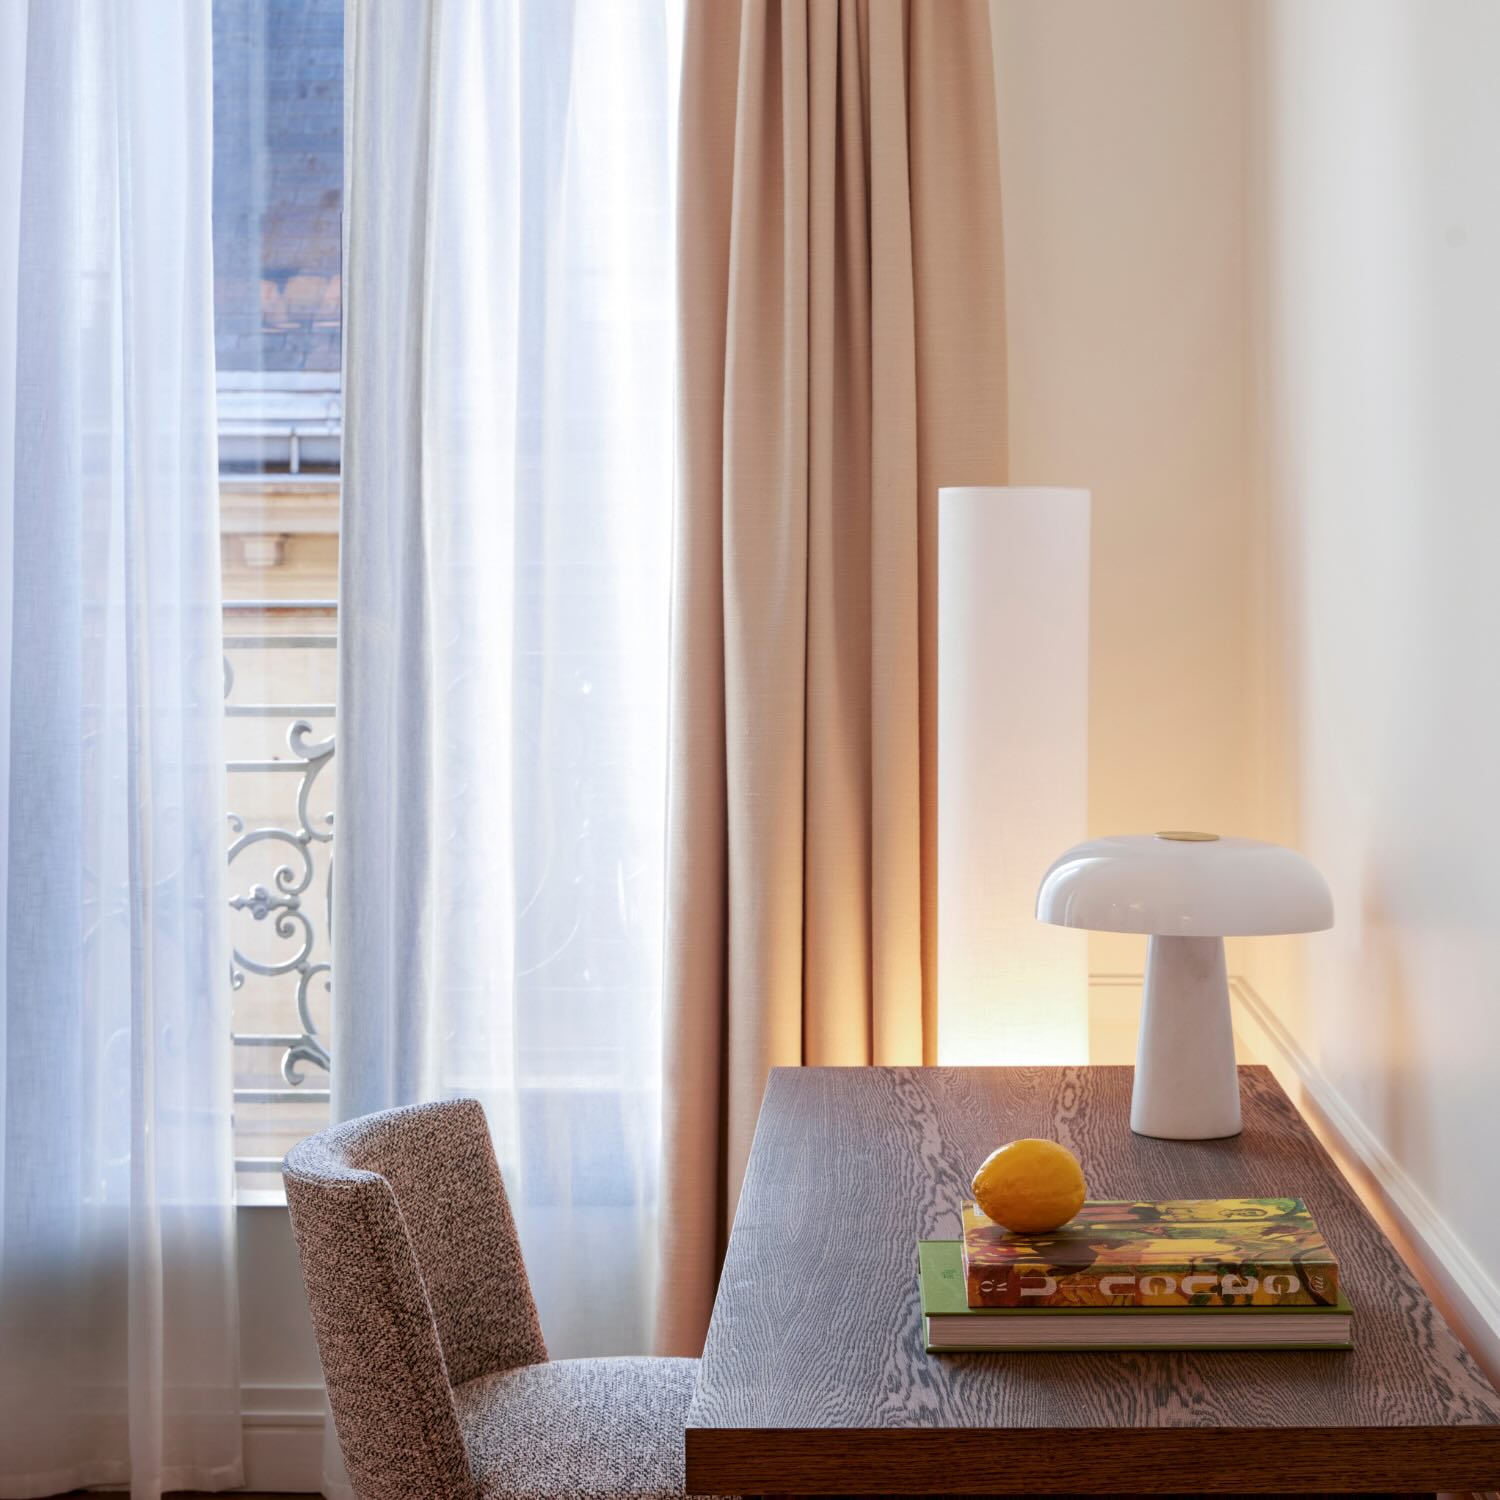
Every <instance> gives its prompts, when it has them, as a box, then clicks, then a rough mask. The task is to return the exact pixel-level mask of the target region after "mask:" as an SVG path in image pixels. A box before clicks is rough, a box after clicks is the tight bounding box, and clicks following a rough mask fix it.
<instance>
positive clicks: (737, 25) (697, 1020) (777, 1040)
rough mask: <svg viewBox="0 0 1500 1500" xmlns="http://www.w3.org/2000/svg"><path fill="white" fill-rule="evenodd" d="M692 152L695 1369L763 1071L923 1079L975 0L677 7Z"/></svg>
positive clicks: (682, 391) (687, 647) (690, 1051)
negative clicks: (940, 583) (947, 489)
mask: <svg viewBox="0 0 1500 1500" xmlns="http://www.w3.org/2000/svg"><path fill="white" fill-rule="evenodd" d="M680 152H681V156H680V200H679V208H678V214H679V223H678V251H679V264H678V277H679V292H678V296H679V311H680V340H681V343H680V348H679V366H678V388H679V397H678V428H679V432H678V464H679V468H678V519H677V533H676V543H675V556H674V569H675V574H674V594H673V612H672V653H673V657H672V722H671V743H670V755H671V772H670V788H669V799H668V800H669V806H668V849H667V861H668V920H667V949H666V1058H665V1088H666V1095H667V1104H666V1115H665V1122H664V1123H665V1136H666V1138H665V1150H666V1163H665V1177H664V1187H663V1193H664V1205H663V1207H664V1213H663V1242H662V1250H663V1275H662V1283H661V1285H662V1294H661V1296H660V1297H659V1299H658V1304H659V1305H658V1314H657V1335H658V1337H657V1343H658V1347H659V1348H660V1349H661V1350H662V1351H663V1352H674V1353H677V1352H680V1353H696V1352H697V1350H698V1348H699V1347H700V1346H701V1344H702V1339H703V1334H704V1331H705V1329H706V1327H707V1324H708V1316H709V1311H710V1308H711V1306H712V1300H713V1292H714V1284H715V1279H716V1275H717V1269H718V1264H719V1260H720V1257H721V1255H722V1250H723V1245H724V1240H725V1237H726V1234H727V1226H728V1221H729V1219H730V1217H731V1216H732V1213H733V1205H734V1202H735V1200H736V1198H737V1196H738V1191H739V1183H740V1177H741V1174H742V1173H743V1170H744V1164H745V1159H746V1156H747V1154H748V1152H749V1147H750V1137H751V1134H752V1132H753V1130H754V1125H755V1118H756V1112H757V1110H758V1108H759V1104H760V1096H761V1091H762V1089H763V1087H764V1084H765V1079H766V1074H767V1071H768V1070H769V1069H770V1068H772V1067H774V1066H777V1065H780V1064H788V1063H791V1064H796V1063H853V1064H860V1063H918V1062H923V1061H931V1060H932V1057H933V1051H934V1040H935V1039H934V1020H935V1015H934V1006H935V999H936V990H935V972H934V961H933V952H934V913H935V905H934V891H933V870H934V867H935V865H934V851H935V800H934V769H935V764H936V761H935V756H934V753H933V752H934V746H933V734H934V729H935V724H936V717H935V707H936V701H935V686H936V682H935V671H936V637H935V622H936V613H935V603H936V601H935V584H936V575H935V569H936V551H935V543H936V520H937V491H938V486H939V485H943V484H981V483H999V482H1003V481H1004V479H1005V427H1006V423H1005V330H1004V321H1003V277H1002V265H1001V226H1000V183H999V165H998V154H997V144H996V136H995V101H994V80H993V76H992V63H991V54H990V32H989V15H988V7H987V4H986V0H782V3H776V0H689V4H688V12H687V22H686V34H685V38H684V60H683V80H682V132H681V145H680ZM856 1168H857V1164H856V1163H848V1162H846V1163H829V1169H830V1170H834V1171H837V1170H855V1169H856Z"/></svg>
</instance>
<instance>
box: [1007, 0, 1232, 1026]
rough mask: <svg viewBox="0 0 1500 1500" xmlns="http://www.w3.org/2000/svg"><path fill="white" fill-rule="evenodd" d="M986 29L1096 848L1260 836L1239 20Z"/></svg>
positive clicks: (1189, 10) (1012, 343)
mask: <svg viewBox="0 0 1500 1500" xmlns="http://www.w3.org/2000/svg"><path fill="white" fill-rule="evenodd" d="M991 13H992V17H993V22H994V40H995V70H996V87H997V93H998V99H999V122H1000V159H1001V192H1002V195H1003V200H1004V209H1005V258H1006V265H1005V277H1006V308H1007V318H1008V321H1009V336H1008V353H1009V360H1010V452H1011V482H1012V483H1013V484H1061V485H1081V486H1086V487H1088V488H1090V489H1092V491H1093V496H1094V518H1093V572H1092V579H1091V594H1092V619H1091V649H1090V656H1091V661H1090V674H1091V676H1090V699H1089V714H1090V732H1089V766H1090V771H1089V826H1090V829H1091V831H1092V832H1094V833H1131V832H1150V831H1151V830H1153V829H1157V828H1208V829H1212V830H1216V831H1219V832H1224V833H1243V832H1246V831H1248V829H1247V819H1248V817H1249V807H1250V802H1249V770H1250V757H1249V734H1248V726H1249V712H1250V702H1249V692H1248V683H1247V676H1246V673H1247V664H1248V657H1247V650H1248V646H1247V637H1246V631H1247V628H1248V609H1249V583H1250V574H1249V565H1248V554H1247V544H1248V539H1249V535H1250V519H1249V510H1248V503H1249V502H1248V492H1247V487H1246V485H1245V482H1244V471H1245V452H1246V450H1245V402H1244V370H1245V361H1244V349H1245V322H1244V315H1245V300H1244V287H1243V275H1244V245H1245V225H1244V191H1243V175H1244V174H1243V160H1242V157H1243V148H1244V112H1243V108H1242V84H1243V50H1244V49H1243V25H1242V6H1241V5H1240V3H1239V0H1131V3H1130V4H1121V3H1119V0H991ZM1059 852H1060V851H1059ZM1037 873H1038V875H1039V876H1040V874H1041V872H1040V871H1038V872H1037ZM1143 962H1144V940H1143V939H1140V938H1130V937H1119V936H1113V935H1104V934H1101V935H1096V936H1095V937H1094V938H1093V940H1092V943H1091V964H1092V967H1093V968H1094V969H1095V970H1096V971H1133V972H1135V973H1139V972H1140V970H1141V967H1142V964H1143ZM1111 994H1113V995H1114V996H1116V997H1117V998H1118V999H1119V1000H1120V1001H1122V1002H1124V1003H1127V1004H1128V1003H1129V999H1130V995H1131V991H1130V990H1129V988H1128V987H1123V988H1119V989H1117V990H1114V991H1111ZM1123 1029H1124V1032H1125V1034H1127V1035H1128V1032H1129V1027H1128V1025H1126V1026H1125V1027H1124V1028H1123ZM1096 1055H1097V1047H1096Z"/></svg>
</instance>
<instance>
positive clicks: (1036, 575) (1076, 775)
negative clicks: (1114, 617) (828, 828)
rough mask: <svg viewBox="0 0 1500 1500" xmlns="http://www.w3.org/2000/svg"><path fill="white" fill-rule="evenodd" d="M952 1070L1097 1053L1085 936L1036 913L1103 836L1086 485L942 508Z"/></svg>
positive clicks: (943, 964) (944, 846)
mask: <svg viewBox="0 0 1500 1500" xmlns="http://www.w3.org/2000/svg"><path fill="white" fill-rule="evenodd" d="M938 517H939V519H938V1060H939V1061H940V1062H944V1063H1077V1062H1086V1061H1087V1060H1088V948H1087V938H1086V935H1085V934H1083V933H1079V932H1071V931H1067V930H1065V929H1062V928H1056V927H1048V926H1045V925H1043V924H1042V923H1040V922H1038V921H1037V920H1036V917H1035V909H1036V890H1037V882H1038V881H1039V880H1040V879H1041V876H1042V874H1043V872H1044V871H1045V870H1046V869H1047V867H1048V866H1049V865H1050V864H1051V863H1052V861H1053V859H1054V858H1055V857H1056V856H1057V854H1058V852H1059V851H1060V850H1062V849H1065V848H1067V847H1068V846H1069V845H1070V844H1074V843H1076V842H1077V841H1078V840H1079V839H1081V838H1082V837H1083V836H1084V834H1085V832H1086V819H1087V805H1088V634H1089V618H1088V589H1089V494H1088V491H1087V490H1066V489H1020V488H1001V487H971V488H964V489H944V490H941V491H939V500H938Z"/></svg>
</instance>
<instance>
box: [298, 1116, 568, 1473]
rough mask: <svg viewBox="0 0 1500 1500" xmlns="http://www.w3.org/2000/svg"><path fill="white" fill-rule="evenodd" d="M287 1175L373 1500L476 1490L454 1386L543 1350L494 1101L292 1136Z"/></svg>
mask: <svg viewBox="0 0 1500 1500" xmlns="http://www.w3.org/2000/svg"><path fill="white" fill-rule="evenodd" d="M283 1176H284V1178H285V1181H286V1192H287V1206H288V1207H289V1209H290V1210H291V1219H292V1229H293V1231H294V1233H295V1235H296V1238H297V1252H298V1255H299V1257H300V1259H301V1262H302V1274H303V1280H304V1281H305V1283H306V1285H307V1297H308V1303H309V1305H310V1306H311V1308H312V1315H313V1329H314V1332H315V1333H316V1335H317V1339H318V1352H319V1354H320V1356H321V1359H322V1363H323V1375H324V1379H325V1381H326V1383H327V1386H328V1402H329V1406H330V1407H331V1408H332V1411H333V1420H334V1426H335V1428H336V1429H337V1431H338V1437H339V1446H340V1447H341V1448H342V1449H343V1453H344V1462H345V1465H346V1467H347V1468H348V1470H349V1477H350V1479H351V1480H352V1481H353V1483H354V1486H355V1488H356V1489H357V1490H358V1492H359V1494H360V1496H361V1497H362V1500H398V1497H400V1500H414V1497H417V1496H422V1497H424V1500H425V1497H437V1496H443V1497H447V1496H454V1497H464V1500H468V1497H472V1496H475V1495H477V1493H478V1491H477V1489H476V1487H475V1484H474V1480H473V1477H472V1475H471V1473H470V1471H469V1463H468V1455H467V1452H466V1450H465V1447H464V1441H463V1434H462V1432H461V1431H460V1429H459V1425H458V1418H457V1415H456V1413H455V1411H454V1406H453V1395H452V1386H453V1385H454V1384H459V1383H462V1382H463V1381H466V1380H469V1379H472V1378H473V1377H474V1376H476V1375H480V1374H487V1373H489V1372H491V1371H494V1370H501V1369H508V1368H511V1367H513V1366H515V1365H520V1364H526V1363H531V1362H534V1361H538V1360H545V1359H546V1357H547V1350H546V1345H545V1344H544V1343H543V1342H542V1332H541V1325H540V1324H539V1323H538V1321H537V1315H536V1304H535V1303H534V1302H533V1301H532V1297H531V1287H530V1283H529V1282H528V1281H527V1278H526V1269H525V1266H524V1264H523V1263H522V1260H521V1246H520V1240H519V1239H518V1238H517V1235H516V1229H515V1222H514V1220H513V1219H512V1217H511V1212H510V1205H509V1203H508V1201H507V1200H506V1197H505V1189H504V1187H503V1186H502V1185H501V1182H500V1170H499V1167H498V1165H497V1164H496V1161H495V1153H494V1148H493V1147H492V1145H491V1144H490V1135H489V1127H488V1125H487V1124H486V1122H485V1118H484V1109H483V1107H482V1106H481V1105H480V1104H479V1102H478V1101H477V1100H473V1099H459V1100H453V1101H449V1102H444V1103H440V1104H423V1105H416V1106H413V1107H412V1108H409V1109H396V1110H387V1111H384V1112H383V1113H381V1114H378V1115H367V1116H365V1117H363V1118H362V1119H358V1120H351V1121H349V1122H348V1123H347V1124H344V1125H336V1126H334V1127H333V1128H332V1129H330V1130H326V1131H323V1132H322V1133H321V1134H319V1135H314V1136H310V1137H309V1138H308V1139H307V1140H305V1141H302V1142H300V1143H299V1144H298V1145H296V1146H294V1147H293V1148H292V1150H291V1151H290V1152H288V1153H287V1158H286V1162H285V1165H284V1169H283Z"/></svg>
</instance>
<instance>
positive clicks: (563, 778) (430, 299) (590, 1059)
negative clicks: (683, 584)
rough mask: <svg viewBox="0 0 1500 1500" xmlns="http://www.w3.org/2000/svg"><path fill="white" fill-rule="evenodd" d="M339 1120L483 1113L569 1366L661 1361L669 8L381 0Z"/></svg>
mask: <svg viewBox="0 0 1500 1500" xmlns="http://www.w3.org/2000/svg"><path fill="white" fill-rule="evenodd" d="M346 25H347V32H346V36H347V41H346V46H347V71H346V109H347V124H348V128H347V132H346V161H347V165H346V202H345V211H346V262H345V292H344V295H345V342H344V390H345V453H344V507H343V519H342V541H341V548H342V554H341V577H340V639H339V649H340V671H339V792H338V812H337V826H338V830H339V835H338V837H339V853H338V860H337V863H336V869H335V877H334V878H335V888H334V902H333V905H334V947H335V972H336V973H337V975H338V981H337V985H336V994H335V998H334V1011H333V1050H334V1062H333V1089H334V1111H335V1114H336V1115H337V1116H338V1117H341V1118H343V1117H347V1116H349V1115H352V1114H357V1113H361V1112H363V1111H366V1110H370V1109H375V1108H380V1107H383V1106H388V1105H392V1104H397V1103H402V1102H406V1101H410V1100H416V1099H430V1098H438V1097H444V1096H451V1095H456V1094H474V1095H477V1096H479V1097H480V1098H481V1099H483V1101H484V1103H485V1105H486V1106H487V1109H488V1112H489V1117H490V1122H491V1126H492V1129H493V1131H494V1134H495V1137H496V1141H497V1145H498V1147H499V1150H500V1156H501V1165H502V1169H503V1171H504V1173H505V1178H506V1182H507V1186H508V1188H509V1190H510V1193H511V1195H512V1198H513V1200H514V1203H515V1207H516V1212H517V1216H518V1219H519V1223H520V1228H521V1235H522V1240H523V1244H524V1247H525V1251H526V1257H527V1263H528V1266H529V1268H530V1272H531V1276H532V1280H533V1284H534V1285H535V1288H536V1292H537V1297H538V1301H539V1303H540V1307H541V1314H542V1324H543V1329H544V1331H545V1334H546V1337H547V1341H548V1344H549V1346H550V1348H551V1350H552V1352H553V1353H554V1354H564V1355H565V1354H570V1353H572V1354H581V1353H607V1352H621V1351H644V1350H645V1349H646V1347H647V1343H648V1339H649V1330H650V1326H651V1317H650V1312H651V1309H650V1307H649V1305H648V1304H649V1296H650V1291H649V1288H650V1285H651V1276H650V1269H651V1266H650V1258H651V1257H652V1255H653V1254H654V1248H653V1221H654V1216H655V1212H656V1161H657V1149H658V1134H659V1123H658V1111H659V1094H660V1089H659V1073H660V1064H659V1040H658V1031H659V1025H660V1019H659V984H660V931H661V928H660V922H661V885H662V802H663V793H664V782H665V721H666V713H665V710H666V662H667V637H666V626H667V582H668V558H669V552H670V525H671V486H672V348H673V334H672V319H673V267H672V244H673V232H672V182H673V162H672V160H671V151H672V140H673V126H674V121H675V113H676V111H675V99H674V97H673V94H674V92H675V83H676V61H675V51H676V47H677V36H678V30H679V28H678V25H677V17H676V15H675V7H674V6H673V5H672V4H670V3H668V0H630V3H622V0H588V3H585V0H579V3H562V0H558V3H548V4H534V3H511V4H499V3H493V0H425V3H421V4H416V3H413V4H402V5H391V4H388V3H384V0H353V3H351V5H350V7H349V10H348V12H347V22H346Z"/></svg>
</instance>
